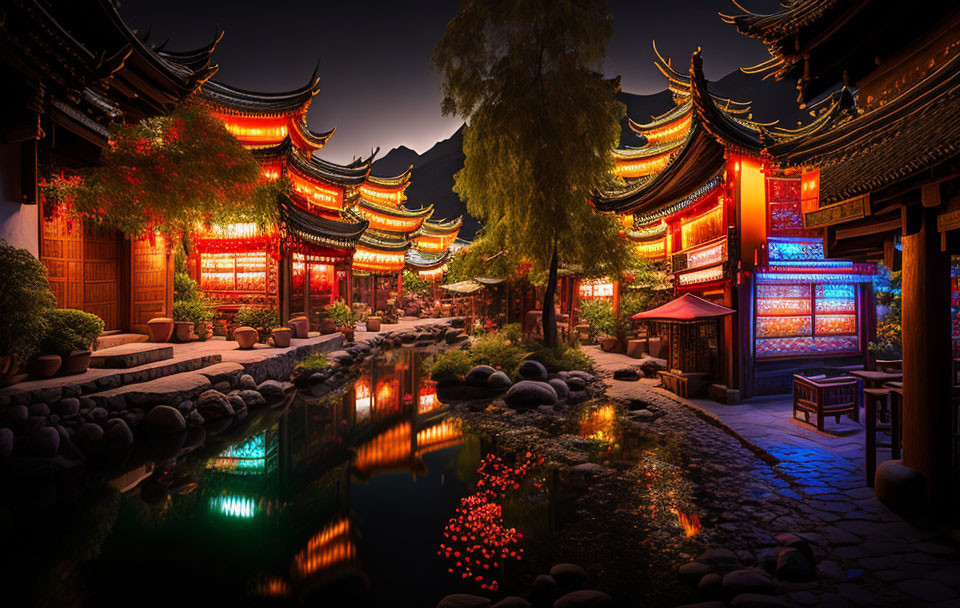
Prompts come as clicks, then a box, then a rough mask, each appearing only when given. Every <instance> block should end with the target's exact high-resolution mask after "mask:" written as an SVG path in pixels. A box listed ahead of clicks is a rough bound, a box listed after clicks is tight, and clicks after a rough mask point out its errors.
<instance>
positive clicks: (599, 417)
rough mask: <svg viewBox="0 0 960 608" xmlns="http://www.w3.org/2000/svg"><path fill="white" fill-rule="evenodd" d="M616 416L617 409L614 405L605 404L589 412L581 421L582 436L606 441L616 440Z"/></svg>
mask: <svg viewBox="0 0 960 608" xmlns="http://www.w3.org/2000/svg"><path fill="white" fill-rule="evenodd" d="M616 417H617V410H616V408H615V407H614V406H612V405H604V406H601V407H599V408H597V409H595V410H593V411H591V412H589V413H588V414H587V416H586V418H584V419H583V420H582V421H581V422H580V436H581V437H586V438H588V439H595V440H597V441H604V442H611V441H616V436H615V420H616Z"/></svg>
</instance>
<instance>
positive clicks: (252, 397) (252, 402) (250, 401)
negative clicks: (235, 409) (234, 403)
mask: <svg viewBox="0 0 960 608" xmlns="http://www.w3.org/2000/svg"><path fill="white" fill-rule="evenodd" d="M238 394H239V395H240V398H241V399H243V402H244V403H245V404H246V406H247V407H257V406H259V405H263V404H264V403H266V402H267V400H266V399H264V398H263V395H261V394H260V393H259V392H258V391H254V390H244V391H240V392H239V393H238Z"/></svg>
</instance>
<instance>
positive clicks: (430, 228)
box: [420, 215, 463, 236]
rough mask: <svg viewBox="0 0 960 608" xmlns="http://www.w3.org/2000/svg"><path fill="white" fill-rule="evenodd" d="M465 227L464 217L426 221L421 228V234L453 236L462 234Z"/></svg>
mask: <svg viewBox="0 0 960 608" xmlns="http://www.w3.org/2000/svg"><path fill="white" fill-rule="evenodd" d="M461 226H463V216H462V215H461V216H458V217H456V218H454V219H452V220H441V221H437V222H434V221H431V220H426V221H424V222H423V225H421V226H420V234H423V235H426V236H451V235H456V234H457V233H458V232H460V227H461Z"/></svg>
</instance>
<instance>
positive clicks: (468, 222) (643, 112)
mask: <svg viewBox="0 0 960 608" xmlns="http://www.w3.org/2000/svg"><path fill="white" fill-rule="evenodd" d="M709 88H710V91H711V92H712V93H714V94H715V95H719V96H722V97H728V98H730V99H733V100H735V101H749V102H751V105H752V108H751V111H752V118H753V120H756V121H759V122H771V121H774V120H779V124H780V125H781V126H784V127H791V128H792V127H795V126H796V125H797V123H798V121H800V122H806V121H809V120H810V119H811V117H810V116H809V115H807V114H805V113H804V112H803V111H801V110H800V109H799V108H798V106H797V101H796V98H797V93H796V89H795V88H794V86H793V84H792V83H790V82H777V81H774V80H763V79H762V78H760V77H759V76H756V75H751V74H744V73H743V72H741V71H739V70H737V71H735V72H731V73H730V74H727V75H726V76H724V77H723V78H721V79H720V80H718V81H716V82H711V83H710V84H709ZM617 99H618V100H619V101H620V102H622V103H623V104H624V105H626V106H627V116H628V117H630V118H632V119H633V120H634V121H636V122H641V123H642V122H647V121H649V120H650V118H651V117H653V116H657V115H659V114H663V113H664V112H666V111H667V110H669V109H670V108H671V107H673V97H672V94H671V93H670V92H669V91H660V92H659V93H653V94H650V95H638V94H635V93H627V92H624V91H621V92H619V93H617ZM463 129H464V126H461V127H460V128H459V129H457V131H456V132H455V133H454V134H453V135H451V136H450V137H448V138H447V139H444V140H442V141H439V142H437V143H436V144H434V145H433V147H432V148H430V149H429V150H427V151H426V152H424V153H423V154H417V152H416V151H414V150H411V149H410V148H408V147H406V146H399V147H397V148H394V149H392V150H390V151H389V152H388V153H387V154H385V155H384V156H383V157H382V158H380V159H378V160H377V161H376V162H374V163H373V169H372V173H373V174H374V175H378V176H391V175H398V174H400V173H403V172H404V171H406V170H407V167H409V166H411V165H413V175H412V177H411V184H410V186H409V187H408V188H407V191H406V194H407V201H408V203H409V204H410V206H411V207H413V208H416V207H419V206H421V205H429V204H433V206H434V209H435V210H434V213H433V219H434V220H440V219H452V218H455V217H457V216H460V215H462V216H463V228H461V229H460V237H461V238H463V239H467V240H472V239H473V238H474V236H475V235H476V233H477V230H479V229H480V222H478V221H477V220H476V219H475V218H473V217H471V216H470V215H469V214H468V213H467V209H466V204H465V203H463V201H461V200H460V198H459V197H458V196H457V195H456V194H455V193H454V192H453V176H454V174H455V173H456V172H457V171H459V170H460V169H462V168H463V159H464V155H463ZM642 144H643V139H642V138H641V137H639V136H637V135H636V134H635V133H633V132H632V131H630V129H629V128H627V121H626V119H624V120H623V122H622V124H621V136H620V145H621V146H639V145H642Z"/></svg>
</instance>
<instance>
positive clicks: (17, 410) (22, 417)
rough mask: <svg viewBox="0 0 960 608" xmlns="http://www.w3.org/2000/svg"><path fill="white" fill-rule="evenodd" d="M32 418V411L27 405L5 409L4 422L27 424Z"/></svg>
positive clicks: (11, 406)
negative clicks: (28, 419)
mask: <svg viewBox="0 0 960 608" xmlns="http://www.w3.org/2000/svg"><path fill="white" fill-rule="evenodd" d="M29 417H30V411H29V410H27V406H25V405H10V406H7V407H6V408H4V409H3V420H4V422H9V423H10V424H17V423H22V422H26V421H27V418H29Z"/></svg>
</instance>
